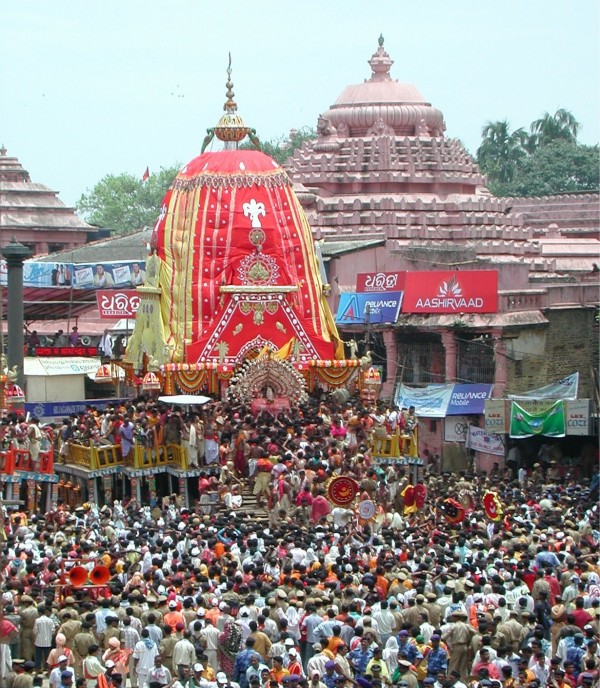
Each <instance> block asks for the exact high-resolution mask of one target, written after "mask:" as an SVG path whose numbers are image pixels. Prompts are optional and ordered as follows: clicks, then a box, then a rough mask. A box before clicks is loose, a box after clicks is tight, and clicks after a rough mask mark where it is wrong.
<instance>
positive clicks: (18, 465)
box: [0, 447, 54, 475]
mask: <svg viewBox="0 0 600 688" xmlns="http://www.w3.org/2000/svg"><path fill="white" fill-rule="evenodd" d="M37 463H38V465H37V466H34V464H33V460H32V458H31V453H30V452H29V450H28V449H17V448H16V447H10V449H7V450H6V451H3V452H0V473H3V474H4V475H14V473H15V471H22V472H23V473H54V451H53V450H52V449H50V450H49V451H45V452H42V451H41V452H40V453H39V454H38V461H37Z"/></svg>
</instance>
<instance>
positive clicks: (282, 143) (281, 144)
mask: <svg viewBox="0 0 600 688" xmlns="http://www.w3.org/2000/svg"><path fill="white" fill-rule="evenodd" d="M316 138H317V133H316V131H315V130H314V129H313V128H312V127H302V129H292V131H291V132H290V135H289V136H278V137H275V138H272V139H266V140H265V141H261V142H260V146H261V150H262V151H263V153H266V154H267V155H269V156H270V157H272V158H273V159H275V160H277V162H278V163H279V164H280V165H283V164H284V163H285V161H286V160H288V159H289V158H291V157H292V156H293V155H294V151H295V150H296V149H297V148H300V147H301V146H302V144H303V143H304V142H305V141H312V140H314V139H316ZM240 148H241V149H242V150H248V149H251V148H254V146H253V145H252V144H251V143H250V142H244V143H242V145H241V146H240Z"/></svg>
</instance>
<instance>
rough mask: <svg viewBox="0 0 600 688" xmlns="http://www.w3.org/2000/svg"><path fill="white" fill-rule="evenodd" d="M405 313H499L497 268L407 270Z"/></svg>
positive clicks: (403, 305)
mask: <svg viewBox="0 0 600 688" xmlns="http://www.w3.org/2000/svg"><path fill="white" fill-rule="evenodd" d="M402 312H403V313H451V314H452V313H456V314H460V313H497V312H498V271H497V270H458V271H444V272H441V271H440V272H408V273H406V281H405V287H404V301H403V303H402Z"/></svg>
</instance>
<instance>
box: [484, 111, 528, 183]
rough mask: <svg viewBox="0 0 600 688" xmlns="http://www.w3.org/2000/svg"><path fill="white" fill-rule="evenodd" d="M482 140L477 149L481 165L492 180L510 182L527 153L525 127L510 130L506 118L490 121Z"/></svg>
mask: <svg viewBox="0 0 600 688" xmlns="http://www.w3.org/2000/svg"><path fill="white" fill-rule="evenodd" d="M481 135H482V141H481V145H480V146H479V148H478V149H477V161H478V162H479V166H480V167H481V169H482V170H483V172H485V173H486V174H487V175H488V176H489V178H490V179H491V180H494V181H498V182H501V183H506V182H510V181H511V180H512V179H513V178H514V176H515V174H516V172H517V169H518V167H519V165H520V164H521V162H522V161H523V160H524V159H525V157H526V155H527V153H526V150H525V145H526V141H527V134H526V132H525V131H523V129H517V130H516V131H513V132H511V131H510V125H509V123H508V122H507V121H506V120H502V121H499V122H488V123H487V124H486V125H485V126H484V127H483V130H482V132H481Z"/></svg>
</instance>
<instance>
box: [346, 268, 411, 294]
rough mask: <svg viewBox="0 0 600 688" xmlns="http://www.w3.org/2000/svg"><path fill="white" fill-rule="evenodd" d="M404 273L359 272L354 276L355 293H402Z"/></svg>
mask: <svg viewBox="0 0 600 688" xmlns="http://www.w3.org/2000/svg"><path fill="white" fill-rule="evenodd" d="M405 275H406V272H359V273H358V275H356V291H357V292H358V293H359V294H360V293H362V292H367V291H379V292H382V291H402V290H403V289H404V278H405Z"/></svg>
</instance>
